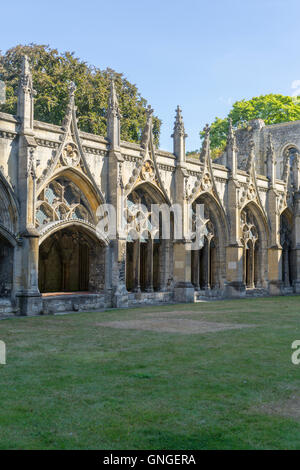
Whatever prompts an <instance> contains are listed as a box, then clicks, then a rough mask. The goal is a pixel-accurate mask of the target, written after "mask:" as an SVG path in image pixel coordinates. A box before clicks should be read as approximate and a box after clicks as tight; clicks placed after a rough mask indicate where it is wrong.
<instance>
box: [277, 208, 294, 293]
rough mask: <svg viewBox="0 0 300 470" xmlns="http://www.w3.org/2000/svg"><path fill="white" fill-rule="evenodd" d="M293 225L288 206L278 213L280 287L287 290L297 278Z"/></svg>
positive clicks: (291, 214)
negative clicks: (280, 252) (280, 250)
mask: <svg viewBox="0 0 300 470" xmlns="http://www.w3.org/2000/svg"><path fill="white" fill-rule="evenodd" d="M294 231H295V227H294V220H293V213H292V211H291V209H290V208H289V207H287V208H285V209H284V210H283V211H282V212H281V214H280V245H281V249H282V254H281V268H282V272H281V274H282V287H283V291H288V290H289V289H290V288H292V287H293V285H294V281H295V280H296V278H297V267H296V260H297V258H296V253H295V233H294Z"/></svg>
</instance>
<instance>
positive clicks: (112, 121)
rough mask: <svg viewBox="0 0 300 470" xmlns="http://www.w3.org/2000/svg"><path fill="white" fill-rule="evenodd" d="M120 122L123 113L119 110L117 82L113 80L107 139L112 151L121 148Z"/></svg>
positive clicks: (108, 112) (111, 82)
mask: <svg viewBox="0 0 300 470" xmlns="http://www.w3.org/2000/svg"><path fill="white" fill-rule="evenodd" d="M120 120H121V113H120V108H119V102H118V98H117V93H116V88H115V81H114V78H113V77H112V78H111V81H110V90H109V97H108V107H107V139H108V140H109V143H110V148H111V149H113V148H114V149H117V148H119V147H120V142H121V131H120Z"/></svg>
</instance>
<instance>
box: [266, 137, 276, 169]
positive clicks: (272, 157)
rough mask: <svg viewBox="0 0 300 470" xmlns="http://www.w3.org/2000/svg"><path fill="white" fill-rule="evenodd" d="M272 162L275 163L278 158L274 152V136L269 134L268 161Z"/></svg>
mask: <svg viewBox="0 0 300 470" xmlns="http://www.w3.org/2000/svg"><path fill="white" fill-rule="evenodd" d="M268 160H270V161H271V162H272V163H275V160H276V157H275V152H274V145H273V141H272V136H271V134H270V132H269V135H268V143H267V161H268Z"/></svg>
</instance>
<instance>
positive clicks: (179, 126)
mask: <svg viewBox="0 0 300 470" xmlns="http://www.w3.org/2000/svg"><path fill="white" fill-rule="evenodd" d="M175 113H176V114H175V122H174V131H173V134H172V135H171V137H173V138H174V136H176V135H179V136H180V137H187V134H186V133H185V130H184V123H183V119H182V111H181V108H180V106H179V105H178V106H177V108H176V110H175Z"/></svg>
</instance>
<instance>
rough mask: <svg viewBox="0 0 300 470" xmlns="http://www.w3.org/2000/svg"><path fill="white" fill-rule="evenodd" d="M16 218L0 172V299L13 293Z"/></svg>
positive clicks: (15, 205)
mask: <svg viewBox="0 0 300 470" xmlns="http://www.w3.org/2000/svg"><path fill="white" fill-rule="evenodd" d="M18 217H19V205H18V202H17V200H16V197H15V195H14V193H13V192H12V190H11V188H10V186H9V184H8V183H7V181H6V179H5V178H4V176H3V174H2V172H0V298H4V297H6V298H9V297H11V294H12V292H13V285H14V255H15V247H16V246H17V239H16V233H17V228H18Z"/></svg>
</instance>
